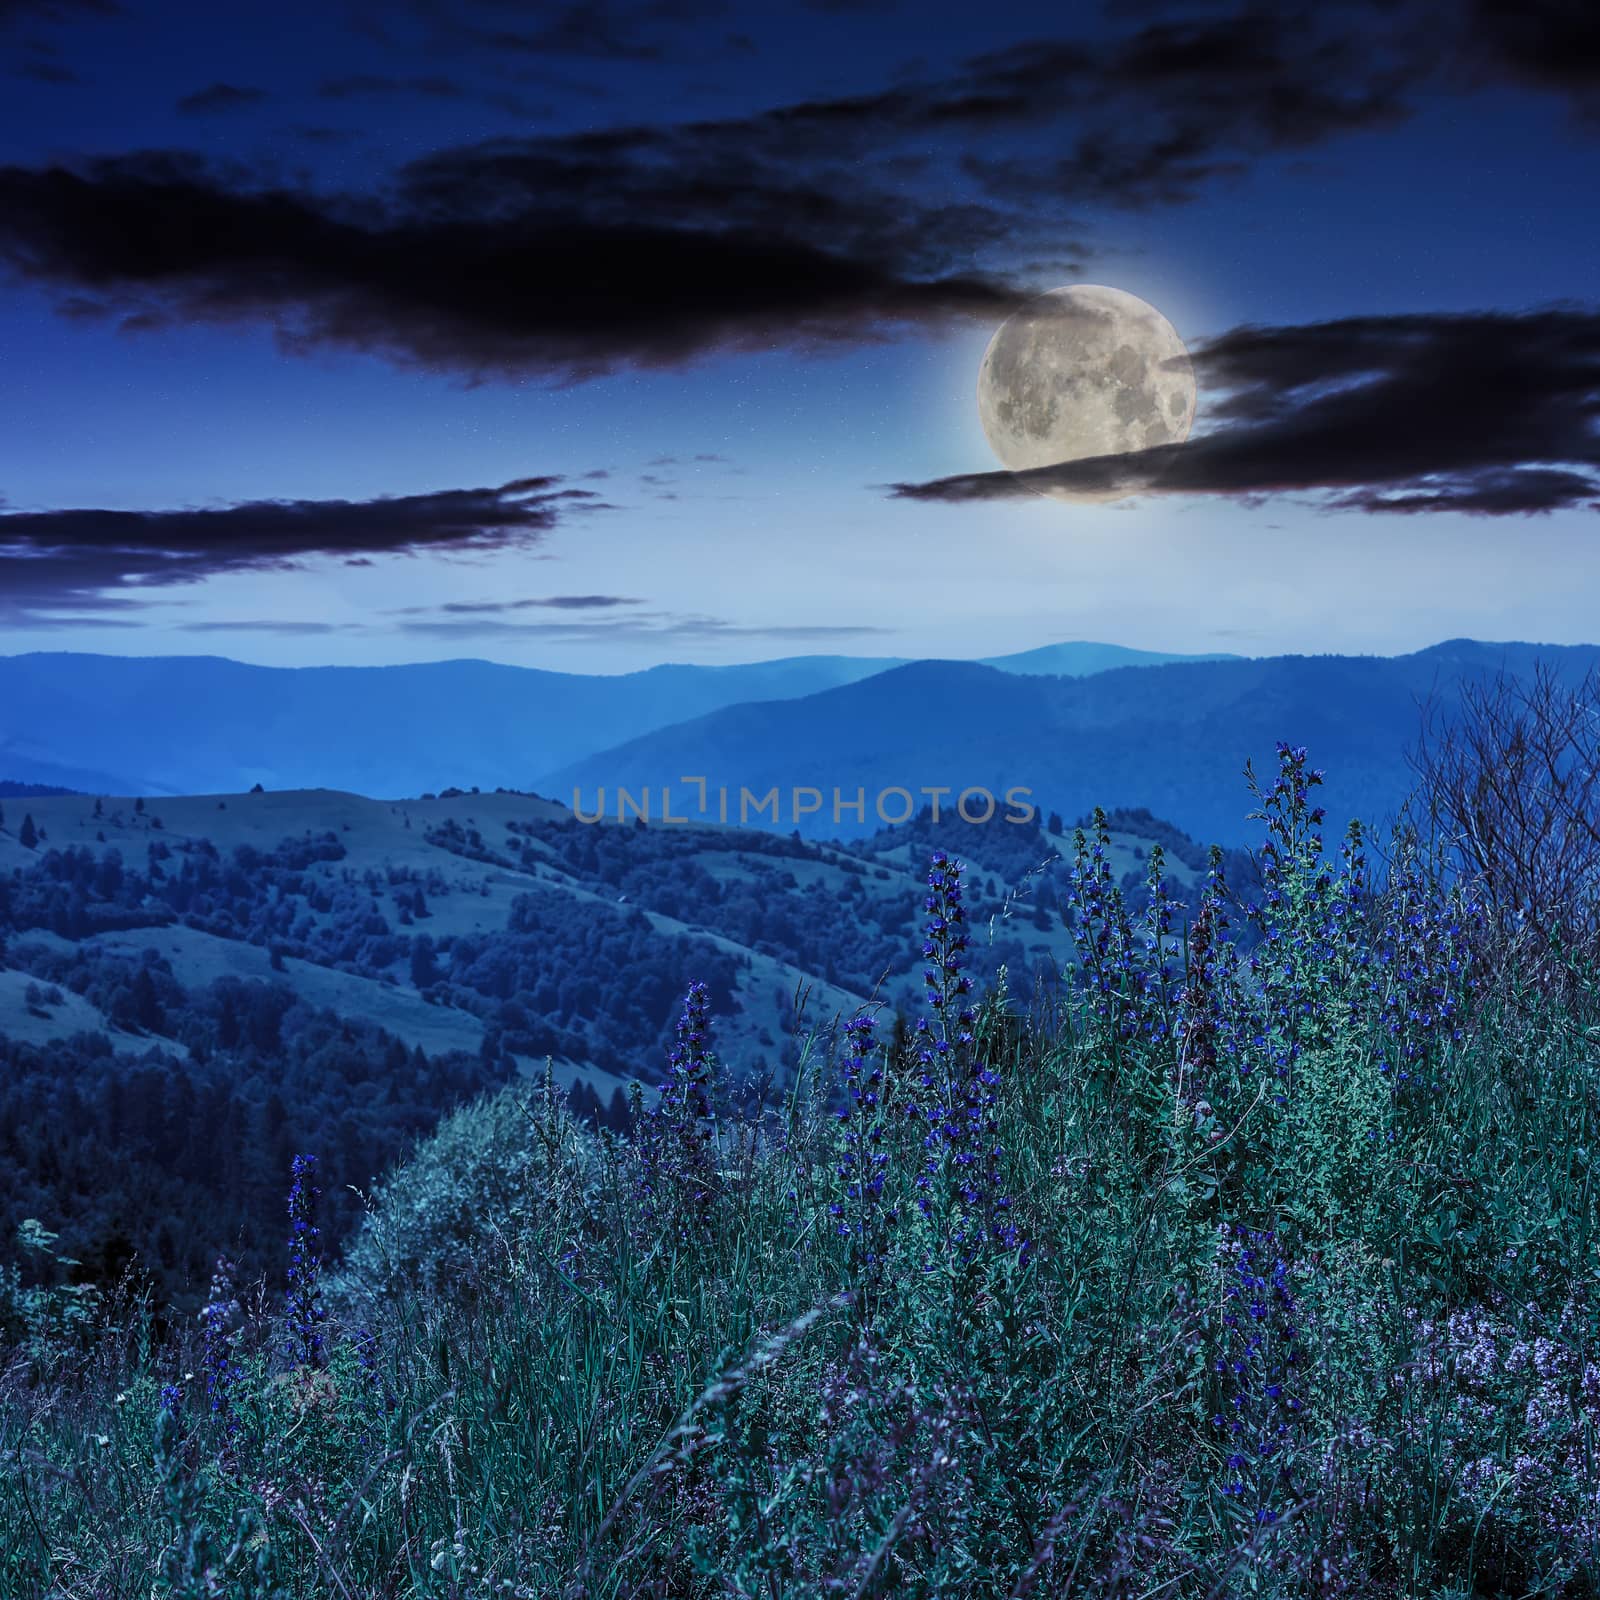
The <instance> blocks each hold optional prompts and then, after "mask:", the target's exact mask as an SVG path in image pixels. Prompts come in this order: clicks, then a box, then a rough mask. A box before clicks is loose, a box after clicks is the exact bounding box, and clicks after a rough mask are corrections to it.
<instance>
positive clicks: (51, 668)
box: [0, 643, 1223, 795]
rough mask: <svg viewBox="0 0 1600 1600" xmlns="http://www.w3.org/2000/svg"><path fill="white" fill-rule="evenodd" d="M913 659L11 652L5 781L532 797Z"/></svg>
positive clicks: (1105, 664)
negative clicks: (622, 755) (703, 661)
mask: <svg viewBox="0 0 1600 1600" xmlns="http://www.w3.org/2000/svg"><path fill="white" fill-rule="evenodd" d="M1195 659H1201V660H1207V659H1213V658H1210V657H1183V656H1170V655H1160V654H1156V653H1154V652H1150V651H1141V650H1128V649H1124V648H1123V647H1121V646H1118V645H1105V644H1092V643H1068V644H1055V645H1046V646H1045V647H1044V648H1042V649H1039V650H1028V651H1024V652H1022V653H1021V654H1019V655H1014V656H996V657H992V658H991V659H990V660H989V661H988V662H987V663H985V664H986V665H987V666H989V667H992V668H994V669H996V670H997V671H1000V672H1006V673H1041V672H1048V673H1058V674H1067V675H1073V676H1076V675H1081V674H1085V673H1094V672H1102V671H1105V670H1107V669H1108V668H1111V667H1120V666H1133V665H1159V664H1162V663H1165V662H1171V661H1181V660H1195ZM1217 659H1223V658H1217ZM904 665H905V662H904V660H903V659H902V658H899V657H894V658H887V659H885V658H876V657H860V656H795V657H791V658H788V659H785V660H780V661H763V662H756V663H753V664H750V665H746V666H727V667H700V666H678V665H668V666H660V667H652V668H650V669H649V670H648V671H644V672H630V673H624V674H620V675H617V676H610V677H601V676H586V675H582V674H577V673H563V672H542V671H537V670H533V669H530V668H525V667H508V666H499V665H496V664H494V663H492V662H487V661H441V662H431V663H425V664H418V665H413V666H395V667H297V668H286V667H256V666H247V665H245V664H243V663H241V662H237V661H229V660H226V659H224V658H222V657H217V656H156V657H122V656H101V655H79V654H71V653H65V652H63V653H49V654H46V653H39V654H33V655H20V656H5V657H0V778H4V779H10V780H13V781H17V782H26V783H35V784H45V785H49V786H58V787H65V788H70V789H79V790H83V791H85V792H89V793H103V794H125V795H132V794H151V795H156V794H196V793H218V792H233V791H236V790H240V789H248V788H249V787H250V786H251V785H252V784H255V783H261V784H263V785H264V786H265V787H267V788H269V789H288V788H332V789H346V790H350V791H353V792H356V793H362V794H380V795H402V794H416V793H419V792H421V791H423V790H427V789H439V788H442V787H444V786H446V785H450V784H460V785H471V784H479V785H481V786H482V787H484V788H494V787H497V786H505V787H507V788H527V787H529V786H530V785H531V784H532V782H533V780H534V779H535V778H536V777H537V776H538V775H539V774H541V773H544V772H549V771H554V770H556V769H559V768H564V767H567V766H569V765H571V764H572V763H574V762H578V761H581V760H583V759H584V758H585V757H588V756H592V755H594V754H596V753H598V752H600V751H602V750H606V749H609V748H611V747H612V746H614V745H619V744H623V743H625V742H626V741H628V740H631V739H635V738H637V737H639V736H640V735H642V734H646V733H649V732H651V731H653V730H655V729H658V728H661V727H664V726H667V725H669V724H673V723H679V722H683V721H687V720H690V719H693V718H696V717H701V716H704V715H706V714H707V713H709V712H714V711H717V710H720V709H721V708H723V707H725V706H731V705H737V704H741V703H745V702H757V701H759V702H767V701H775V700H791V699H800V698H803V697H805V696H808V695H813V694H817V693H819V692H821V691H824V690H828V689H833V688H837V687H840V686H842V685H846V684H850V683H854V682H857V681H859V680H860V679H862V678H866V677H869V676H872V675H875V674H878V673H882V672H885V671H890V670H893V669H895V668H897V667H901V666H904Z"/></svg>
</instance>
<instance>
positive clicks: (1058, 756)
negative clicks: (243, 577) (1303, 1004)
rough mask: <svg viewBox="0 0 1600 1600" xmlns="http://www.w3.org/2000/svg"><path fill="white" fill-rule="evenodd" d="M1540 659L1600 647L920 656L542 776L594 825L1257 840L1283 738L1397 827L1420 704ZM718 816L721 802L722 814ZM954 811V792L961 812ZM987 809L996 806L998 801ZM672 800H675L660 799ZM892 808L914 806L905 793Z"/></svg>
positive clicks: (733, 710)
mask: <svg viewBox="0 0 1600 1600" xmlns="http://www.w3.org/2000/svg"><path fill="white" fill-rule="evenodd" d="M1536 659H1543V660H1547V661H1549V662H1551V663H1552V664H1553V665H1555V666H1556V667H1557V668H1558V670H1559V671H1561V672H1562V673H1563V675H1567V676H1570V677H1571V678H1572V679H1574V680H1576V679H1577V678H1579V677H1581V676H1582V674H1583V673H1584V672H1585V671H1587V670H1589V669H1590V668H1591V667H1593V666H1594V665H1595V664H1596V662H1600V647H1597V646H1592V645H1578V646H1570V647H1560V646H1543V645H1531V644H1481V643H1478V642H1476V641H1473V640H1467V639H1460V640H1451V641H1449V642H1447V643H1444V644H1440V645H1435V646H1433V647H1431V648H1430V649H1426V650H1421V651H1418V652H1416V653H1415V654H1413V655H1405V656H1394V657H1382V656H1333V655H1328V656H1273V657H1265V658H1262V659H1259V660H1239V659H1234V660H1228V661H1211V662H1188V663H1172V664H1167V665H1163V666H1159V667H1153V668H1148V669H1141V670H1137V671H1134V670H1128V669H1119V670H1111V671H1106V672H1100V673H1097V674H1094V675H1093V676H1089V677H1083V678H1063V677H1024V676H1017V675H1014V674H1012V675H1008V674H1003V673H1000V672H997V671H995V670H994V669H993V668H991V667H987V666H983V665H980V664H978V663H975V662H954V661H922V662H913V663H911V664H909V665H907V666H903V667H897V668H894V669H892V670H891V671H888V672H883V673H879V674H876V675H875V676H873V677H870V678H866V679H863V680H861V681H858V682H856V683H853V684H847V685H841V686H839V687H837V688H833V689H829V690H825V691H823V692H821V693H818V694H814V695H808V696H805V697H803V698H798V699H795V700H791V701H788V702H785V703H783V704H766V705H740V706H728V707H724V708H723V709H721V710H719V711H715V712H712V713H710V714H709V715H706V716H703V717H699V718H696V719H694V720H693V721H688V722H684V723H680V724H678V725H677V726H674V727H670V728H662V729H658V730H656V731H655V732H653V733H650V734H646V735H645V736H643V737H641V738H639V739H635V740H632V741H630V742H629V743H627V744H625V745H622V746H621V747H619V748H617V749H615V750H608V751H605V752H603V753H602V754H600V755H596V756H591V757H589V758H587V759H585V760H583V761H580V762H576V763H574V764H572V765H571V766H568V767H565V768H561V769H559V770H556V771H553V772H551V773H548V774H546V775H545V776H544V777H542V778H541V779H540V781H539V783H538V785H537V788H538V789H539V792H540V793H541V794H547V795H551V796H553V797H555V798H557V799H560V800H562V801H564V802H566V803H569V804H570V803H571V802H572V801H573V799H574V791H575V790H576V791H578V793H579V795H580V796H581V800H582V804H583V807H584V808H585V810H586V811H592V810H593V809H594V808H595V807H596V806H597V805H598V803H599V789H600V787H601V786H605V788H606V790H607V796H606V806H607V808H608V810H611V811H612V813H613V814H615V809H616V806H617V793H616V791H617V789H618V787H619V786H621V787H625V788H627V789H628V790H629V793H630V796H632V797H637V795H638V794H639V792H640V791H641V790H643V789H644V788H646V787H649V788H650V789H651V790H652V791H653V792H654V793H655V794H657V795H659V791H660V789H661V787H662V786H663V785H666V786H669V787H672V789H673V795H674V799H673V805H674V810H675V811H677V812H679V813H681V812H683V811H684V810H685V808H686V807H687V806H688V805H689V804H690V803H691V802H692V801H695V800H696V799H697V794H698V791H697V790H695V789H692V788H685V786H684V785H683V784H682V783H681V782H678V780H679V779H680V777H681V776H682V775H690V774H693V775H697V776H699V777H703V778H704V779H705V780H706V783H707V789H708V792H710V793H712V794H714V793H715V791H716V790H717V789H718V788H720V787H724V786H726V787H729V788H730V790H731V794H732V798H733V804H734V807H735V811H734V819H735V820H737V816H738V812H737V806H738V800H739V789H740V788H741V787H743V788H748V789H749V790H750V791H751V792H752V794H753V795H755V796H757V797H761V796H765V794H766V792H767V791H768V790H769V789H770V788H772V787H774V786H775V787H777V788H778V789H779V791H780V797H779V803H780V805H782V806H783V807H784V808H785V812H784V816H783V819H782V823H783V825H784V826H794V825H796V824H795V822H794V821H793V814H794V808H793V806H792V804H791V802H792V798H793V791H794V790H795V789H796V788H815V789H818V790H821V791H822V793H823V795H824V796H825V797H826V800H825V803H824V805H823V806H822V808H821V809H820V811H819V812H818V813H816V814H813V815H810V816H806V817H802V818H800V819H799V821H798V824H797V825H798V827H799V829H800V831H801V833H802V834H804V835H806V836H809V837H830V836H834V835H837V836H838V837H840V838H849V837H852V836H855V835H857V834H860V833H863V832H871V831H872V829H873V828H874V827H876V826H878V825H879V824H878V822H877V821H876V819H875V818H874V817H873V815H872V811H873V809H874V804H875V802H876V799H877V797H878V795H879V794H880V793H882V792H885V791H888V790H890V789H892V788H895V787H900V788H904V789H908V790H910V791H912V792H913V793H915V792H916V791H918V790H919V789H921V788H923V787H924V786H940V785H946V786H949V788H950V789H952V790H955V791H959V790H961V789H963V788H966V787H969V786H972V787H983V788H986V789H988V790H989V791H990V793H992V794H994V795H995V796H997V797H1000V796H1003V795H1004V793H1005V791H1006V790H1008V789H1009V788H1011V787H1012V786H1013V785H1022V786H1025V787H1027V788H1029V789H1030V790H1031V791H1032V799H1033V803H1034V804H1036V805H1039V806H1041V807H1042V808H1044V809H1045V810H1047V811H1048V810H1056V811H1059V812H1060V813H1061V814H1062V815H1063V817H1065V818H1066V819H1067V820H1068V821H1070V820H1071V819H1072V818H1074V817H1075V816H1079V815H1081V814H1083V813H1085V812H1087V811H1089V810H1090V809H1092V808H1093V807H1094V806H1095V805H1105V806H1107V807H1112V806H1145V807H1148V808H1149V809H1150V810H1152V811H1153V812H1155V813H1156V814H1157V815H1160V816H1166V817H1172V818H1174V819H1175V820H1176V821H1177V822H1178V824H1179V826H1181V827H1183V828H1184V829H1186V830H1187V831H1188V832H1189V833H1191V834H1193V835H1194V836H1195V837H1197V838H1199V839H1203V840H1206V841H1212V840H1215V841H1216V842H1218V843H1222V844H1229V845H1242V844H1246V843H1250V842H1253V841H1255V840H1257V839H1258V838H1259V835H1260V829H1259V827H1258V826H1257V825H1256V824H1255V823H1252V822H1249V821H1247V820H1246V813H1247V811H1248V810H1249V801H1248V797H1247V794H1246V790H1245V788H1244V786H1243V784H1242V781H1241V773H1242V769H1243V766H1244V762H1245V760H1246V758H1249V759H1250V760H1251V761H1253V762H1254V764H1255V768H1256V771H1257V772H1258V774H1262V775H1265V776H1266V777H1268V778H1269V779H1270V776H1271V774H1272V772H1273V770H1274V755H1273V751H1274V746H1275V744H1276V742H1277V741H1278V740H1280V739H1284V740H1288V741H1290V742H1291V743H1295V744H1303V745H1306V746H1308V747H1309V749H1310V751H1311V755H1312V760H1313V763H1314V764H1315V765H1317V766H1320V767H1323V768H1325V769H1326V771H1327V774H1328V776H1327V782H1326V785H1325V787H1324V790H1323V792H1322V793H1323V799H1324V802H1325V804H1326V806H1327V809H1328V813H1329V826H1330V828H1331V829H1338V828H1342V827H1343V825H1344V823H1345V822H1346V821H1347V820H1348V819H1349V818H1350V817H1351V816H1360V817H1361V818H1362V819H1363V820H1364V821H1366V822H1368V823H1370V824H1374V825H1379V826H1381V825H1382V824H1383V823H1384V822H1385V821H1386V820H1387V819H1388V818H1390V817H1392V816H1393V815H1394V814H1395V813H1396V812H1397V810H1398V808H1399V807H1400V805H1401V804H1402V802H1403V801H1404V799H1405V797H1406V795H1407V794H1408V792H1409V791H1410V789H1411V786H1412V777H1413V774H1412V771H1411V768H1410V766H1409V764H1408V761H1407V753H1408V751H1409V750H1412V749H1414V748H1415V746H1416V743H1417V739H1418V734H1419V731H1420V727H1421V717H1422V706H1423V705H1424V703H1425V702H1427V701H1428V700H1430V698H1431V699H1433V700H1434V701H1435V702H1436V704H1437V705H1438V707H1439V709H1440V710H1441V711H1442V712H1445V713H1448V712H1449V710H1450V709H1451V708H1452V707H1453V706H1454V705H1455V704H1456V703H1457V701H1458V697H1459V692H1460V687H1461V684H1462V683H1463V682H1464V681H1468V680H1471V679H1481V678H1483V677H1485V676H1488V675H1492V674H1493V673H1494V672H1495V671H1496V670H1498V669H1500V668H1502V667H1503V668H1505V669H1506V670H1507V671H1509V672H1511V673H1523V672H1527V671H1528V670H1529V669H1531V667H1532V665H1533V663H1534V661H1535V660H1536ZM836 787H837V788H839V789H841V790H842V791H844V796H845V798H846V799H849V798H852V797H854V796H855V794H856V791H857V789H858V788H859V789H862V790H864V791H865V793H866V796H867V812H868V814H867V818H866V822H865V825H864V826H863V825H858V824H856V823H855V821H854V819H853V816H852V815H851V814H850V813H849V812H842V813H841V817H840V819H839V820H838V821H835V819H834V817H833V815H832V805H831V799H832V791H833V789H834V788H836ZM713 803H715V801H713ZM943 803H944V804H946V805H948V804H950V803H951V801H950V799H949V798H946V799H945V800H944V802H943ZM971 803H972V805H973V807H974V808H976V809H980V810H981V808H982V805H983V801H982V800H981V799H974V800H973V801H972V802H971ZM657 804H659V801H658V802H657ZM888 804H889V806H890V808H891V812H890V815H891V820H893V815H894V809H895V808H903V805H904V802H903V801H902V800H899V799H891V800H890V801H889V802H888Z"/></svg>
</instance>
